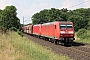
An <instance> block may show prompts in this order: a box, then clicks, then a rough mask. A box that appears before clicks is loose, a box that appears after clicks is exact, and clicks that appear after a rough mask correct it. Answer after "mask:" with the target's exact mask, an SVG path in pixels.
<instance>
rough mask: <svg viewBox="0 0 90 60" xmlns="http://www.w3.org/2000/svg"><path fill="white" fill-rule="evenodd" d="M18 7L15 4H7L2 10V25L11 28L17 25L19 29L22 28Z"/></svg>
mask: <svg viewBox="0 0 90 60" xmlns="http://www.w3.org/2000/svg"><path fill="white" fill-rule="evenodd" d="M16 11H17V9H16V7H15V6H12V5H11V6H6V7H5V9H4V10H2V12H1V14H0V23H1V26H3V27H5V28H6V29H10V28H11V27H15V28H17V29H19V28H20V20H19V18H18V17H17V12H16Z"/></svg>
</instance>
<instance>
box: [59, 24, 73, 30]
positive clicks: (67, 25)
mask: <svg viewBox="0 0 90 60" xmlns="http://www.w3.org/2000/svg"><path fill="white" fill-rule="evenodd" d="M72 27H73V26H72V24H60V28H61V29H62V28H72Z"/></svg>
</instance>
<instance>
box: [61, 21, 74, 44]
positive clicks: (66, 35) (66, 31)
mask: <svg viewBox="0 0 90 60" xmlns="http://www.w3.org/2000/svg"><path fill="white" fill-rule="evenodd" d="M73 40H75V38H74V26H73V23H72V22H64V23H60V41H61V42H62V43H64V44H70V43H71V42H73Z"/></svg>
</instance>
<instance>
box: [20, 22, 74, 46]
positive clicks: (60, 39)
mask: <svg viewBox="0 0 90 60" xmlns="http://www.w3.org/2000/svg"><path fill="white" fill-rule="evenodd" d="M22 30H23V32H24V33H27V34H30V35H33V36H37V37H39V38H43V39H46V40H48V41H51V42H54V43H55V44H60V43H61V45H71V44H72V42H73V41H74V40H75V38H74V25H73V22H59V21H55V22H49V23H43V24H37V25H27V26H23V27H22Z"/></svg>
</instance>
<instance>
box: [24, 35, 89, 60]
mask: <svg viewBox="0 0 90 60" xmlns="http://www.w3.org/2000/svg"><path fill="white" fill-rule="evenodd" d="M24 35H25V36H26V37H28V38H29V39H30V40H32V41H34V42H36V43H38V44H40V45H42V46H46V47H48V48H47V49H52V50H53V52H54V53H56V54H63V55H66V56H69V57H70V58H72V59H75V60H90V45H89V44H83V43H77V42H74V43H73V44H72V46H71V47H65V46H61V45H55V44H54V43H51V42H48V41H45V40H43V39H39V38H36V37H33V36H30V35H27V34H24Z"/></svg>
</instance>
